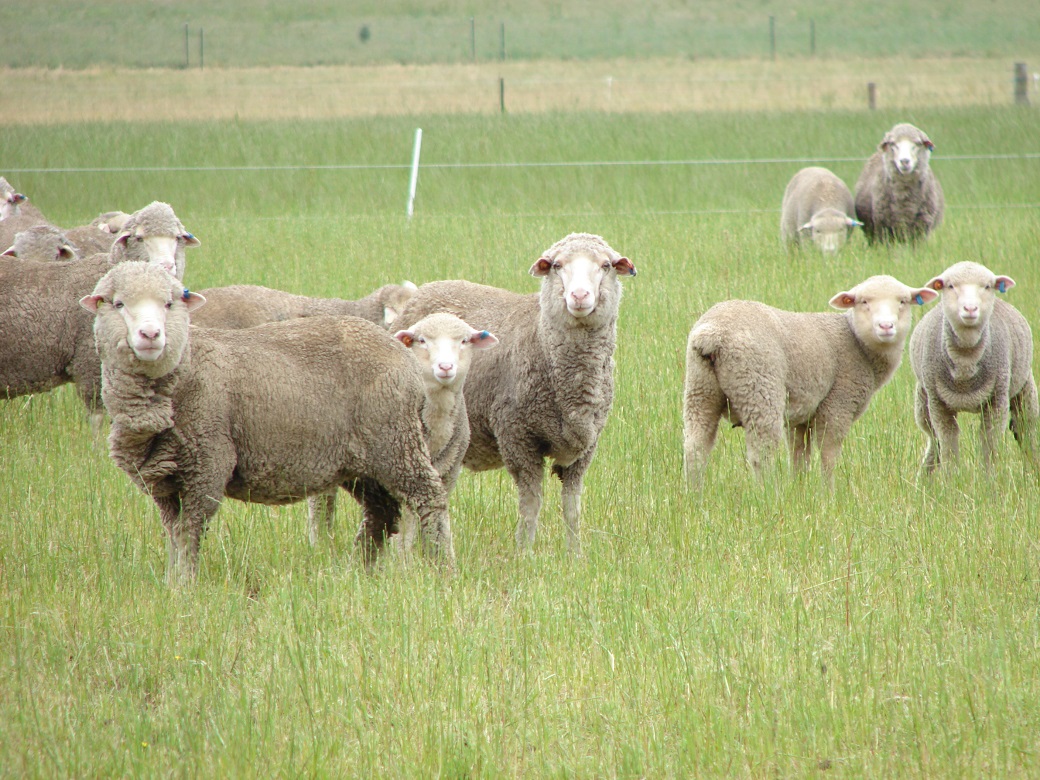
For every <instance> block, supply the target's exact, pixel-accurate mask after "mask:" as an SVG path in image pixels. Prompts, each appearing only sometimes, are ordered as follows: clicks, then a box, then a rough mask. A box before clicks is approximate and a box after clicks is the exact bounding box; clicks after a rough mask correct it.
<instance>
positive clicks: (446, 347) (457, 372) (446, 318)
mask: <svg viewBox="0 0 1040 780" xmlns="http://www.w3.org/2000/svg"><path fill="white" fill-rule="evenodd" d="M394 338H395V339H397V340H398V341H400V342H401V343H402V344H404V345H405V346H406V347H408V348H409V349H410V350H411V351H412V354H413V355H415V357H416V358H417V359H418V361H419V365H420V366H422V371H423V381H424V382H425V383H426V384H427V386H428V387H429V386H433V387H436V386H437V385H441V386H445V387H446V386H451V385H454V384H461V383H462V382H463V381H464V380H465V378H466V373H467V371H469V364H470V361H471V360H472V351H473V350H483V349H490V348H491V347H493V346H495V345H496V344H497V343H498V339H497V338H496V337H495V336H493V335H492V334H490V333H488V332H487V331H486V330H476V329H474V328H472V327H470V326H469V325H468V324H467V323H466V322H463V321H462V320H461V319H459V318H458V317H456V316H455V315H454V314H448V313H444V312H441V313H437V314H431V315H429V316H427V317H423V318H422V319H421V320H419V321H418V322H417V323H415V325H413V326H412V327H411V328H409V329H408V330H399V331H397V333H395V334H394Z"/></svg>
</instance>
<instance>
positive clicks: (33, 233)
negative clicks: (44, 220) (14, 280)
mask: <svg viewBox="0 0 1040 780" xmlns="http://www.w3.org/2000/svg"><path fill="white" fill-rule="evenodd" d="M4 257H17V258H20V259H22V260H35V261H37V262H41V263H45V262H51V261H54V260H59V261H60V260H75V259H77V258H78V257H79V253H78V252H77V250H76V247H75V246H73V244H72V243H71V242H70V241H69V238H68V236H67V235H66V234H65V232H64V231H63V230H62V229H61V228H56V227H54V225H36V226H35V227H31V228H27V229H26V230H23V231H21V232H20V233H17V234H16V235H15V237H14V243H13V244H12V245H11V246H10V247H8V248H7V249H6V250H5V251H4Z"/></svg>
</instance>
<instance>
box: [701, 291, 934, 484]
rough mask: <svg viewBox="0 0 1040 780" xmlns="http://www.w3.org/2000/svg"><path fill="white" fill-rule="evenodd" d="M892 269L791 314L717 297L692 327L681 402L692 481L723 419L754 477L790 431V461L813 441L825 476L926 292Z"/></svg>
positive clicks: (804, 454)
mask: <svg viewBox="0 0 1040 780" xmlns="http://www.w3.org/2000/svg"><path fill="white" fill-rule="evenodd" d="M935 297H936V292H935V291H934V290H932V289H930V288H928V287H924V288H920V289H916V290H915V289H912V288H910V287H907V286H906V285H905V284H903V283H902V282H900V281H898V280H896V279H893V278H892V277H891V276H872V277H870V278H869V279H867V280H866V281H864V282H861V283H860V284H858V285H856V286H855V287H853V288H852V289H851V290H849V291H848V292H840V293H838V294H837V295H835V296H834V297H833V298H831V301H830V304H831V306H833V307H834V308H836V309H844V310H845V312H844V314H838V313H834V312H831V313H827V312H811V313H805V312H790V311H783V310H780V309H774V308H773V307H772V306H766V305H765V304H762V303H757V302H756V301H742V300H733V301H724V302H722V303H718V304H716V305H714V306H712V307H711V308H710V309H708V311H707V312H705V314H704V315H703V316H702V317H701V318H700V319H699V320H697V323H696V324H695V325H694V327H693V329H692V330H691V331H690V337H689V341H688V343H687V348H686V384H685V389H684V401H683V422H684V426H683V429H684V436H683V439H684V441H683V445H684V454H685V461H686V476H687V479H688V480H689V482H690V483H691V484H692V485H694V486H697V485H699V484H700V481H701V478H702V476H703V472H704V468H705V466H706V465H707V462H708V456H709V455H710V453H711V449H712V447H713V446H714V445H715V437H716V434H717V433H718V428H719V420H720V419H721V418H723V417H725V418H726V419H728V420H729V421H730V422H732V423H733V424H734V425H738V426H743V428H744V431H745V434H746V442H747V458H748V461H749V462H750V464H751V466H752V468H753V469H754V472H755V475H756V476H758V477H760V478H761V476H762V471H763V467H764V466H765V464H766V462H767V460H768V459H769V457H770V456H771V455H772V453H773V452H774V451H775V450H776V449H778V448H779V446H780V445H781V443H782V441H783V437H784V429H785V427H786V429H787V433H788V442H789V445H790V449H791V457H792V461H793V465H794V467H795V468H796V469H801V468H804V467H806V466H808V465H809V461H810V459H811V457H812V444H813V440H815V442H816V444H817V446H818V447H819V449H820V463H821V467H822V471H823V474H824V476H825V478H826V479H827V481H828V482H829V481H830V480H831V478H832V475H833V472H834V467H835V465H836V463H837V461H838V456H839V455H840V454H841V445H842V441H843V440H844V439H845V436H846V435H847V434H848V432H849V429H850V428H851V427H852V423H853V422H855V421H856V420H857V419H858V418H859V417H860V415H862V414H863V412H864V411H866V408H867V405H868V404H869V403H870V399H871V397H872V396H873V395H874V393H875V392H877V390H878V389H879V388H880V387H881V386H882V385H884V384H885V382H887V381H888V380H889V378H891V376H892V374H893V373H894V372H895V370H896V368H898V367H899V363H900V360H901V359H902V356H903V344H904V342H905V341H906V337H907V334H908V333H909V331H910V305H911V304H912V303H915V302H916V303H918V304H923V303H925V302H926V301H930V300H933V299H934V298H935Z"/></svg>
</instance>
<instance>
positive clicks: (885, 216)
mask: <svg viewBox="0 0 1040 780" xmlns="http://www.w3.org/2000/svg"><path fill="white" fill-rule="evenodd" d="M934 148H935V144H933V143H932V142H931V140H929V138H928V136H927V135H925V134H924V133H923V132H922V131H921V130H918V129H917V128H916V127H914V126H913V125H909V124H899V125H896V126H895V127H893V128H892V129H891V130H889V131H888V132H887V133H886V134H885V137H884V139H882V141H881V143H880V144H879V145H878V148H877V151H876V152H874V154H873V155H872V156H871V157H870V159H869V160H867V163H866V165H865V166H864V167H863V172H862V173H861V174H860V177H859V181H857V182H856V217H857V218H858V219H859V220H860V221H861V222H862V223H863V232H864V234H865V235H866V237H867V241H869V242H870V243H872V244H873V243H874V242H878V241H881V242H885V241H914V240H917V239H919V238H923V237H925V236H927V235H928V234H929V233H931V232H932V231H933V230H934V229H935V228H937V227H939V224H940V223H941V222H942V218H943V211H944V209H945V203H946V201H945V198H944V197H943V190H942V187H941V186H940V184H939V180H938V179H937V178H935V174H934V173H932V169H931V166H930V165H929V164H928V159H929V157H930V156H931V152H932V150H933V149H934Z"/></svg>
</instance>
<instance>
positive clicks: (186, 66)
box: [184, 22, 191, 70]
mask: <svg viewBox="0 0 1040 780" xmlns="http://www.w3.org/2000/svg"><path fill="white" fill-rule="evenodd" d="M190 65H191V60H190V59H189V57H188V23H187V22H185V23H184V68H185V70H187V68H188V67H189V66H190Z"/></svg>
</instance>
